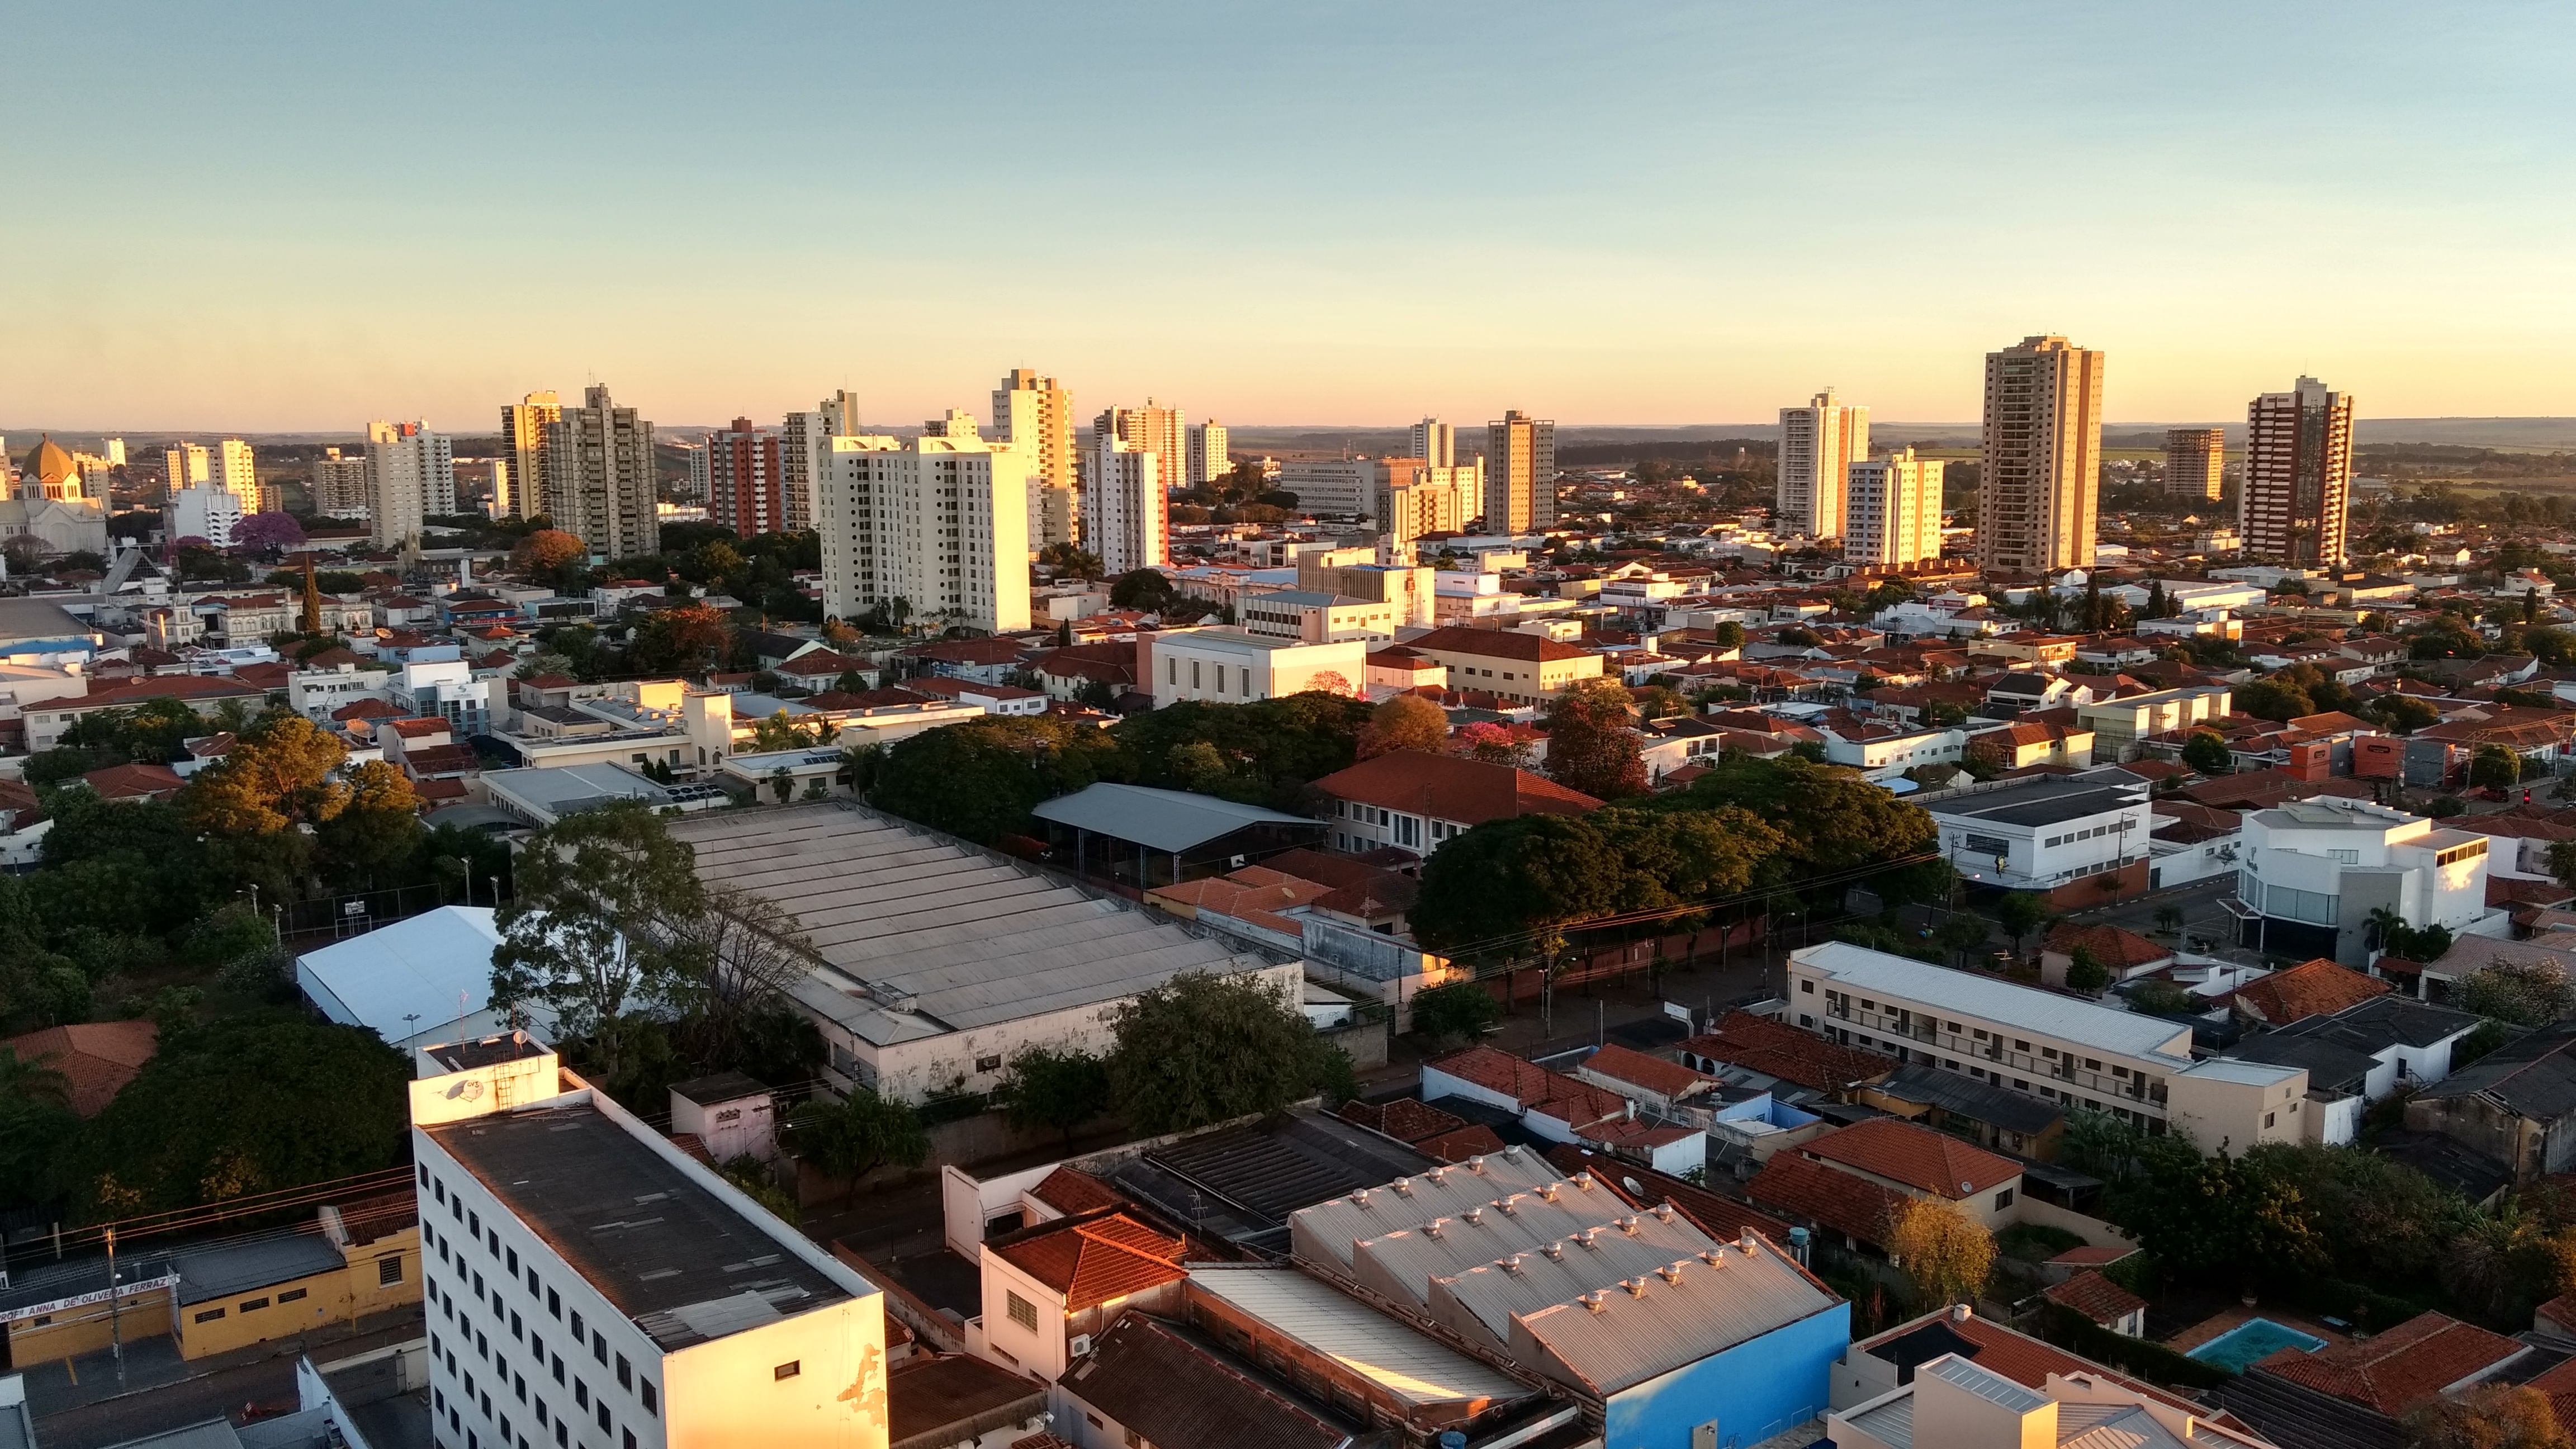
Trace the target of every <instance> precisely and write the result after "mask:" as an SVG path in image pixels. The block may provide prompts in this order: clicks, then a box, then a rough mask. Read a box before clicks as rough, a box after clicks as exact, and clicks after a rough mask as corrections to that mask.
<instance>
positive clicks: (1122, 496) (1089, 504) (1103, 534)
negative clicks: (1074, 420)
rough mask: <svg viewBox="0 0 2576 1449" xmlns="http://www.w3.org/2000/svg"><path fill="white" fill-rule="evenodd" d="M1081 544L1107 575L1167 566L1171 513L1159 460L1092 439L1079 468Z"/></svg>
mask: <svg viewBox="0 0 2576 1449" xmlns="http://www.w3.org/2000/svg"><path fill="white" fill-rule="evenodd" d="M1082 546H1083V547H1084V548H1086V549H1089V550H1090V551H1091V552H1093V553H1095V554H1098V555H1099V556H1100V566H1101V568H1102V569H1103V570H1104V571H1106V572H1107V573H1108V574H1109V575H1110V576H1111V577H1113V578H1114V577H1116V576H1117V575H1119V574H1125V573H1132V572H1134V571H1135V570H1137V569H1144V568H1152V567H1154V566H1155V565H1157V564H1164V563H1169V562H1171V558H1172V542H1171V512H1170V506H1169V500H1168V498H1167V495H1166V493H1165V490H1164V486H1163V457H1162V455H1161V454H1159V453H1157V452H1155V451H1153V450H1152V449H1150V448H1144V447H1139V446H1137V445H1136V444H1133V443H1126V442H1121V441H1120V440H1118V439H1116V438H1109V437H1102V438H1095V439H1094V440H1093V442H1092V445H1091V451H1090V452H1089V453H1088V454H1086V455H1085V456H1084V460H1083V469H1082Z"/></svg>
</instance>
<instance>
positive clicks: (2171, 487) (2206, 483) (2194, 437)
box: [2165, 428, 2227, 503]
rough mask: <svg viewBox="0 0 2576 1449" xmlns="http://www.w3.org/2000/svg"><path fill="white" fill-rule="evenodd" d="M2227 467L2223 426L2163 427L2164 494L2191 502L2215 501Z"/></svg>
mask: <svg viewBox="0 0 2576 1449" xmlns="http://www.w3.org/2000/svg"><path fill="white" fill-rule="evenodd" d="M2226 469H2227V430H2226V429H2225V428H2167V429H2165V493H2166V495H2167V496H2169V497H2173V498H2181V499H2187V500H2189V501H2191V502H2194V503H2215V502H2217V501H2218V490H2219V486H2220V483H2221V479H2222V475H2223V474H2224V473H2225V472H2226Z"/></svg>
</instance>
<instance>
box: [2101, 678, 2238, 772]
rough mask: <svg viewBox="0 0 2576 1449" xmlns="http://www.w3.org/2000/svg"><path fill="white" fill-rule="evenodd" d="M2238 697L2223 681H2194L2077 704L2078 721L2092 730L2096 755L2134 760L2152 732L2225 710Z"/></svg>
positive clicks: (2106, 758) (2103, 758)
mask: <svg viewBox="0 0 2576 1449" xmlns="http://www.w3.org/2000/svg"><path fill="white" fill-rule="evenodd" d="M2235 698H2236V692H2235V691H2234V690H2232V689H2229V688H2228V687H2227V686H2226V685H2223V684H2191V685H2185V686H2184V687H2182V688H2180V689H2163V690H2158V691H2157V692H2155V693H2154V694H2133V695H2131V696H2129V697H2128V698H2126V699H2097V700H2095V701H2093V702H2092V703H2091V704H2085V705H2078V706H2076V709H2075V721H2076V723H2077V724H2079V725H2081V726H2082V727H2083V728H2085V729H2088V730H2091V731H2092V732H2093V755H2094V758H2096V759H2101V760H2133V759H2136V758H2137V756H2138V744H2139V742H2140V741H2142V740H2144V739H2146V738H2147V737H2148V736H2149V735H2160V734H2165V733H2167V732H2169V731H2172V730H2178V729H2181V728H2182V727H2184V726H2185V725H2189V724H2192V723H2195V722H2197V721H2200V720H2205V719H2214V718H2216V717H2217V716H2219V715H2223V714H2226V713H2227V712H2228V709H2229V707H2230V705H2231V704H2232V703H2233V702H2234V700H2235Z"/></svg>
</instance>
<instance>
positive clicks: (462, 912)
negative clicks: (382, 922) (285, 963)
mask: <svg viewBox="0 0 2576 1449" xmlns="http://www.w3.org/2000/svg"><path fill="white" fill-rule="evenodd" d="M499 944H501V933H500V931H499V930H498V929H497V928H496V927H495V926H494V925H493V924H492V908H491V907H489V906H441V907H439V908H438V909H437V910H434V911H430V912H428V913H427V914H424V915H418V916H413V917H410V918H409V919H407V920H400V921H396V922H394V923H393V924H391V925H389V926H381V927H378V928H377V929H375V930H372V931H369V932H367V933H366V934H365V935H363V936H353V937H351V938H350V939H348V940H346V941H340V942H335V943H334V944H332V945H328V946H325V947H323V948H321V949H320V950H318V951H307V952H305V953H304V954H303V955H301V956H299V957H297V958H296V961H295V981H296V984H297V985H298V986H300V987H302V988H303V991H304V994H305V996H306V997H307V998H308V999H310V1000H311V1001H312V1003H313V1004H314V1006H315V1007H317V1008H319V1009H320V1010H321V1012H322V1014H323V1015H324V1016H327V1017H329V1018H330V1019H331V1020H333V1021H336V1022H340V1023H342V1024H343V1025H347V1026H363V1027H367V1028H370V1029H371V1030H373V1031H374V1032H375V1033H376V1035H378V1036H380V1037H383V1038H384V1039H385V1040H386V1041H387V1042H389V1043H392V1044H395V1045H401V1044H403V1043H405V1042H408V1041H411V1040H412V1039H414V1038H416V1037H417V1038H422V1039H426V1040H431V1041H444V1040H448V1039H451V1038H453V1037H456V1036H459V1035H464V1034H467V1032H466V1031H460V1030H455V1029H452V1028H453V1027H454V1024H455V1023H458V1022H467V1023H469V1028H468V1029H469V1030H473V1031H479V1030H480V1027H479V1026H476V1025H473V1023H474V1022H475V1021H476V1019H477V1018H480V1017H482V1016H483V1015H485V1014H486V1013H488V1012H489V1011H490V1009H491V1006H492V948H493V947H495V946H498V945H499Z"/></svg>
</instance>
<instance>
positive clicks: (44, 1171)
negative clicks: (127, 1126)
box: [0, 1046, 80, 1208]
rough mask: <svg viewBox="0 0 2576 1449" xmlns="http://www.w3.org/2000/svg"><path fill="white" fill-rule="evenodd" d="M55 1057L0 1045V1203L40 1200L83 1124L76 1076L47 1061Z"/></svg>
mask: <svg viewBox="0 0 2576 1449" xmlns="http://www.w3.org/2000/svg"><path fill="white" fill-rule="evenodd" d="M50 1060H51V1058H50V1057H38V1058H33V1059H30V1058H25V1057H21V1056H19V1055H18V1053H17V1052H16V1051H15V1050H13V1049H12V1048H9V1047H5V1046H0V1208H13V1207H26V1206H29V1205H31V1204H33V1203H35V1202H37V1201H39V1200H41V1199H42V1198H43V1197H44V1196H45V1194H46V1192H47V1190H48V1188H49V1187H50V1186H51V1185H52V1184H51V1183H50V1179H51V1178H52V1177H53V1176H54V1174H55V1171H56V1168H57V1166H58V1164H59V1163H60V1162H61V1160H62V1154H63V1153H64V1152H65V1151H66V1150H67V1149H68V1148H69V1147H70V1146H71V1143H72V1140H73V1138H74V1136H75V1134H76V1133H78V1131H79V1130H80V1119H79V1118H77V1117H75V1116H73V1115H72V1110H71V1079H70V1078H68V1077H66V1076H64V1075H63V1074H62V1073H61V1072H60V1071H57V1070H55V1069H54V1068H53V1067H51V1066H48V1065H46V1063H47V1062H49V1061H50Z"/></svg>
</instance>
